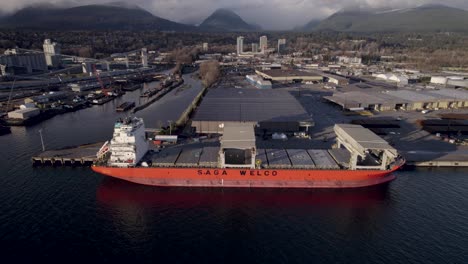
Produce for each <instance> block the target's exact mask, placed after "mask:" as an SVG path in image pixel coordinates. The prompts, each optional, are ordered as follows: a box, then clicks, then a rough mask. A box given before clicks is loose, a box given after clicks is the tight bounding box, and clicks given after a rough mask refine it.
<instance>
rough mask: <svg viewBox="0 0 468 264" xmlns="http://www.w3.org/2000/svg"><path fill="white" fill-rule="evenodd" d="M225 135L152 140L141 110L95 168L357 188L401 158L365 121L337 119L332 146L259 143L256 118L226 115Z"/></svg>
mask: <svg viewBox="0 0 468 264" xmlns="http://www.w3.org/2000/svg"><path fill="white" fill-rule="evenodd" d="M223 129H224V131H223V133H222V136H220V137H212V138H207V139H206V140H198V141H194V142H183V143H176V144H173V145H170V146H167V147H165V148H163V149H159V148H155V147H153V146H151V145H150V143H149V141H148V140H147V139H146V135H145V126H144V122H143V120H142V119H140V118H135V117H133V118H126V119H124V120H118V121H117V122H116V123H115V126H114V134H113V138H112V140H111V141H110V142H108V143H106V144H105V145H104V146H102V148H101V149H100V151H99V152H98V160H97V161H96V162H95V164H93V166H92V170H93V171H95V172H97V173H100V174H104V175H107V176H111V177H114V178H118V179H122V180H126V181H130V182H134V183H138V184H145V185H153V186H181V187H264V188H357V187H367V186H374V185H379V184H384V183H388V182H390V181H392V180H394V179H395V176H394V175H393V174H392V173H393V172H394V171H396V170H398V169H399V168H400V167H401V166H403V164H404V159H403V158H401V157H400V155H398V153H397V151H396V150H395V149H394V148H393V147H391V146H390V145H389V144H388V143H387V142H386V141H385V140H383V139H382V138H380V137H379V136H377V135H376V134H374V133H373V132H371V131H370V130H368V129H365V128H363V127H362V126H360V125H349V124H337V125H335V127H334V130H335V133H336V135H337V143H336V144H335V147H336V148H334V149H330V150H325V149H290V148H277V149H268V148H262V147H261V146H260V145H259V146H257V142H256V137H255V132H254V125H252V124H251V123H236V124H228V123H226V124H225V125H224V127H223Z"/></svg>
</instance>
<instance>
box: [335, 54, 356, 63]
mask: <svg viewBox="0 0 468 264" xmlns="http://www.w3.org/2000/svg"><path fill="white" fill-rule="evenodd" d="M337 60H338V63H344V64H361V63H362V59H361V58H358V57H348V56H338V57H337Z"/></svg>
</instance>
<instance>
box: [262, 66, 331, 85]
mask: <svg viewBox="0 0 468 264" xmlns="http://www.w3.org/2000/svg"><path fill="white" fill-rule="evenodd" d="M255 73H257V74H258V75H259V76H261V77H262V78H263V79H265V80H269V81H272V82H281V83H301V82H304V83H305V82H322V81H323V76H321V75H319V74H316V73H312V72H306V71H299V70H280V69H273V70H262V71H260V70H256V71H255Z"/></svg>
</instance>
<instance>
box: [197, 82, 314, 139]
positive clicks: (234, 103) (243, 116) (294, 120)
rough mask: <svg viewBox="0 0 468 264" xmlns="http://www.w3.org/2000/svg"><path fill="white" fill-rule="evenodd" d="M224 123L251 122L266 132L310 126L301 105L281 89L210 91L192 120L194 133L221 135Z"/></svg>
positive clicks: (302, 129)
mask: <svg viewBox="0 0 468 264" xmlns="http://www.w3.org/2000/svg"><path fill="white" fill-rule="evenodd" d="M227 123H252V124H256V125H257V128H258V129H260V130H263V131H265V130H266V131H269V132H298V131H307V130H308V129H309V127H312V126H313V125H314V123H313V120H312V118H311V117H310V116H309V114H307V112H306V111H305V109H304V108H303V107H302V106H301V104H300V103H299V102H298V101H297V100H296V99H295V98H294V97H293V96H292V95H291V94H290V93H289V92H288V91H285V90H272V89H266V90H260V89H259V90H257V89H234V88H227V89H213V90H211V91H210V92H208V93H207V94H206V96H205V97H204V99H203V101H202V103H201V105H200V106H199V107H198V109H197V111H196V113H195V116H194V118H193V121H192V126H193V127H195V128H196V131H197V133H202V134H205V133H219V134H222V133H223V130H224V129H223V128H224V126H225V125H226V124H227Z"/></svg>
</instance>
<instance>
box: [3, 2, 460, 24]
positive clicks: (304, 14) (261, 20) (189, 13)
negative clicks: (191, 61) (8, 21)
mask: <svg viewBox="0 0 468 264" xmlns="http://www.w3.org/2000/svg"><path fill="white" fill-rule="evenodd" d="M110 1H112V0H50V1H48V2H49V3H53V4H57V5H72V6H76V5H83V4H92V3H108V2H110ZM120 1H122V2H128V3H129V4H136V5H139V6H141V7H143V8H145V9H147V10H148V11H150V12H152V13H153V14H155V15H157V16H160V17H163V18H167V19H170V20H173V21H178V22H190V23H195V22H201V21H202V20H203V19H204V18H206V17H207V16H209V15H210V14H211V13H212V12H213V11H215V10H216V9H218V8H229V9H232V10H233V11H235V12H236V13H238V14H239V15H240V16H242V17H243V18H244V19H245V20H246V21H247V22H250V23H255V24H259V25H261V26H262V27H263V28H265V29H290V28H292V27H294V26H298V25H303V24H305V23H307V22H309V21H310V20H312V19H323V18H326V17H328V16H329V15H331V14H333V13H334V12H337V11H339V10H342V9H350V8H361V9H363V8H408V7H415V6H419V5H424V4H444V5H448V6H453V7H459V8H463V9H468V1H466V0H445V1H443V0H439V1H436V0H413V1H408V0H236V1H232V0H133V1H132V0H120ZM1 2H2V10H3V11H5V12H12V11H15V10H18V9H20V8H22V7H24V6H27V5H31V4H37V3H40V2H44V0H15V1H9V0H1Z"/></svg>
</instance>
